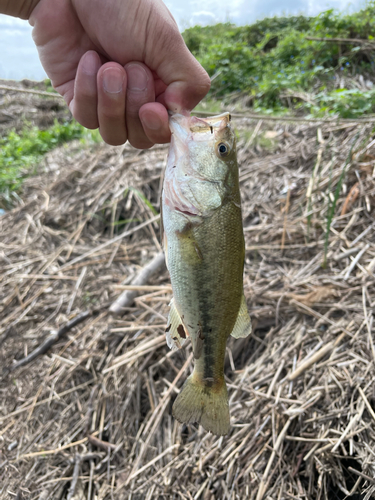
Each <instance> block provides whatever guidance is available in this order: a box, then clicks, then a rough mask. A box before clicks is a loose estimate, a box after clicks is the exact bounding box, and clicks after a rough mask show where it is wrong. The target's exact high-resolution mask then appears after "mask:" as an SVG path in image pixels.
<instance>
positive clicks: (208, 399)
mask: <svg viewBox="0 0 375 500" xmlns="http://www.w3.org/2000/svg"><path fill="white" fill-rule="evenodd" d="M172 414H173V416H174V417H175V418H176V419H177V420H178V421H179V422H181V423H185V424H190V423H193V422H198V423H200V424H201V425H202V426H203V427H204V428H205V429H206V431H210V432H212V433H213V434H216V435H218V436H223V435H225V434H228V432H229V427H230V425H229V423H230V417H229V405H228V393H227V386H226V384H225V381H224V380H223V383H222V384H220V385H215V386H213V387H209V386H208V385H206V384H204V383H203V382H201V381H199V380H197V379H196V378H195V377H194V374H193V375H191V376H190V377H189V378H188V379H187V380H186V382H185V384H184V385H183V387H182V389H181V392H180V394H179V395H178V396H177V398H176V401H175V402H174V404H173V408H172Z"/></svg>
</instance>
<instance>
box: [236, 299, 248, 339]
mask: <svg viewBox="0 0 375 500" xmlns="http://www.w3.org/2000/svg"><path fill="white" fill-rule="evenodd" d="M250 333H251V320H250V316H249V313H248V310H247V305H246V300H245V296H244V295H242V300H241V305H240V310H239V311H238V316H237V319H236V323H235V324H234V327H233V331H232V333H231V335H232V337H234V338H235V339H240V338H243V337H247V336H248V335H250Z"/></svg>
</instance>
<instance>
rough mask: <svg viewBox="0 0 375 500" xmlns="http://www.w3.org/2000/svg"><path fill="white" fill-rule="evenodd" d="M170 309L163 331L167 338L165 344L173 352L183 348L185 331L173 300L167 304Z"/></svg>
mask: <svg viewBox="0 0 375 500" xmlns="http://www.w3.org/2000/svg"><path fill="white" fill-rule="evenodd" d="M169 305H170V307H171V309H170V311H169V316H168V324H167V328H166V329H165V334H166V337H167V344H168V347H169V348H170V349H172V350H173V351H175V350H177V349H181V347H182V346H183V344H184V342H185V340H186V336H187V331H186V330H185V327H184V324H183V322H182V319H181V316H180V315H179V313H178V311H177V309H176V306H175V304H174V300H173V299H172V300H171V301H170V303H169Z"/></svg>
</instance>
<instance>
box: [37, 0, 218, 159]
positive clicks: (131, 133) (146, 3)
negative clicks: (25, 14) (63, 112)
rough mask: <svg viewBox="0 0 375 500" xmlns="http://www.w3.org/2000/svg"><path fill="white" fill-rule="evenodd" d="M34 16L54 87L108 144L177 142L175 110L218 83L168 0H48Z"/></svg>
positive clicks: (191, 105) (190, 104) (188, 107)
mask: <svg viewBox="0 0 375 500" xmlns="http://www.w3.org/2000/svg"><path fill="white" fill-rule="evenodd" d="M29 22H30V24H31V25H32V26H33V27H34V29H33V38H34V41H35V43H36V46H37V48H38V51H39V56H40V59H41V62H42V64H43V66H44V69H45V71H46V73H47V75H48V76H49V78H50V79H51V82H52V85H53V86H54V88H55V89H56V90H57V91H58V92H59V93H60V94H61V95H62V96H63V97H64V98H65V100H66V102H67V104H68V105H69V108H70V110H71V112H72V114H73V116H74V118H76V120H77V121H78V122H79V123H81V124H82V125H83V126H85V127H87V128H91V129H94V128H97V127H99V130H100V133H101V136H102V137H103V139H104V140H105V141H106V142H107V143H108V144H112V145H119V144H123V143H125V142H126V140H129V142H130V143H131V144H132V145H133V146H134V147H136V148H140V149H145V148H149V147H151V146H152V145H153V144H155V143H165V142H169V139H170V132H169V127H168V112H167V110H168V109H169V110H172V111H177V112H179V111H181V110H185V109H186V110H189V111H190V110H191V109H193V108H194V107H195V106H196V105H197V104H198V102H199V101H200V100H201V99H202V98H203V97H204V96H205V95H206V94H207V92H208V90H209V88H210V80H209V77H208V75H207V73H206V72H205V70H204V69H203V68H202V66H201V65H200V64H199V63H198V61H197V60H196V59H195V58H194V57H193V56H192V54H191V53H190V52H189V50H188V49H187V47H186V45H185V43H184V41H183V39H182V37H181V35H180V33H179V31H178V28H177V25H176V22H175V21H174V19H173V17H172V15H171V14H170V12H169V11H168V9H167V8H166V6H165V5H164V4H163V2H162V1H161V0H40V1H39V3H38V4H37V6H36V7H35V8H34V10H33V12H32V13H31V16H30V18H29Z"/></svg>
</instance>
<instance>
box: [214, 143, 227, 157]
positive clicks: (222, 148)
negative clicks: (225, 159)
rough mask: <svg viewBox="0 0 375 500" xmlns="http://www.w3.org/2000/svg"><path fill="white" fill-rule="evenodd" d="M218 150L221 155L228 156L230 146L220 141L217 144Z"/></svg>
mask: <svg viewBox="0 0 375 500" xmlns="http://www.w3.org/2000/svg"><path fill="white" fill-rule="evenodd" d="M217 151H218V153H219V155H220V156H228V154H229V147H228V146H227V145H226V144H225V143H224V142H220V143H219V145H218V146H217Z"/></svg>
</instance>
